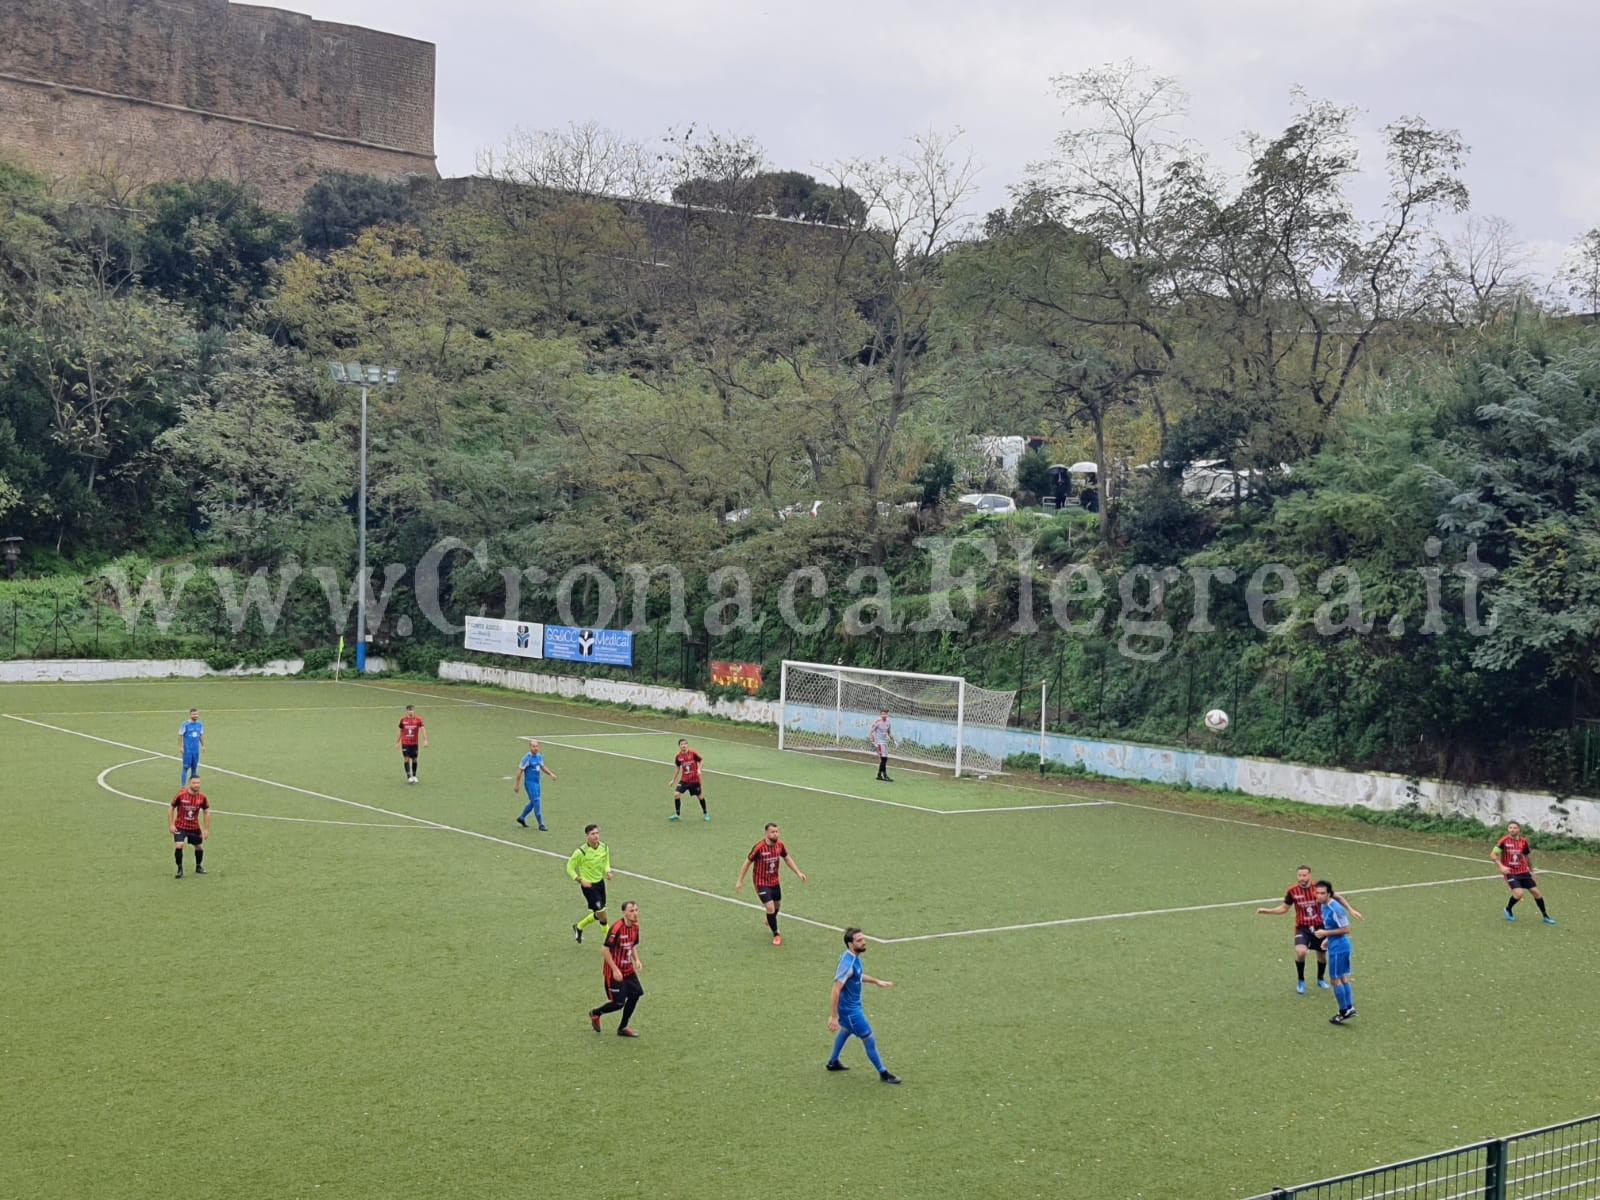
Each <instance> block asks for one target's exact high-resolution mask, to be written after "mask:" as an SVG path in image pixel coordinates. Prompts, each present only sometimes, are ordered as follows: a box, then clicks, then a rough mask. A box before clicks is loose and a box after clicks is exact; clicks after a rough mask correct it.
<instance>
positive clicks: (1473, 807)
mask: <svg viewBox="0 0 1600 1200" xmlns="http://www.w3.org/2000/svg"><path fill="white" fill-rule="evenodd" d="M439 678H441V679H450V680H455V681H457V682H461V683H487V684H494V685H496V686H498V687H504V688H510V689H512V690H515V691H521V692H534V693H537V694H540V695H547V696H565V697H568V698H577V697H582V698H586V699H590V700H605V701H609V702H611V703H613V704H633V705H637V706H638V707H640V708H653V709H661V710H666V711H673V712H690V713H697V714H702V713H703V714H709V715H712V716H718V717H727V718H729V719H730V720H734V721H745V722H749V723H751V724H755V725H770V726H773V727H776V725H777V721H778V705H777V703H776V702H775V701H772V700H737V701H728V700H719V701H717V702H716V703H715V704H713V703H712V702H711V701H709V700H707V699H706V697H705V694H704V693H703V692H695V691H690V690H689V689H687V688H667V687H656V686H654V685H651V684H645V683H632V682H629V681H627V680H621V679H578V678H575V677H572V676H567V675H540V674H535V673H534V672H531V671H508V670H505V669H504V668H501V667H485V666H479V665H477V664H475V663H461V662H442V663H440V664H439ZM996 733H998V731H996ZM1003 752H1004V754H1008V755H1010V754H1026V755H1030V756H1033V757H1037V756H1038V754H1039V735H1038V734H1037V733H1030V732H1028V731H1027V730H1024V729H1008V730H1006V731H1005V734H1004V749H1003ZM1044 753H1045V757H1046V758H1047V759H1051V760H1054V761H1056V762H1060V763H1065V764H1068V765H1073V764H1077V763H1081V764H1083V766H1084V767H1085V768H1086V769H1087V770H1088V771H1090V772H1091V773H1092V774H1095V775H1101V776H1106V777H1108V778H1112V779H1138V780H1144V781H1146V782H1150V783H1170V784H1179V785H1184V784H1187V785H1190V786H1193V787H1205V788H1215V789H1218V790H1221V791H1236V792H1243V793H1244V794H1246V795H1250V796H1273V797H1279V798H1282V799H1286V800H1299V801H1301V802H1303V803H1306V804H1326V805H1330V806H1333V807H1349V806H1352V805H1357V804H1359V805H1365V806H1366V807H1367V808H1375V809H1379V810H1386V811H1387V810H1393V809H1397V808H1402V807H1404V806H1405V805H1407V804H1410V803H1412V802H1413V801H1414V802H1415V803H1417V804H1419V805H1420V806H1421V807H1422V808H1423V809H1424V810H1425V811H1427V812H1435V813H1442V814H1448V813H1459V814H1462V815H1464V816H1470V817H1476V818H1477V819H1478V820H1480V821H1483V822H1484V823H1485V824H1488V825H1500V824H1504V823H1505V822H1506V821H1520V822H1522V824H1524V825H1527V826H1530V827H1532V828H1534V829H1539V830H1543V831H1545V832H1547V833H1569V834H1573V835H1576V836H1578V837H1585V838H1594V839H1597V840H1600V801H1597V800H1593V799H1585V798H1568V799H1562V798H1559V797H1556V796H1553V795H1550V794H1549V793H1546V792H1515V791H1509V790H1506V789H1503V788H1493V787H1469V786H1467V785H1465V784H1459V783H1446V782H1442V781H1440V780H1435V779H1422V780H1418V781H1415V782H1414V783H1413V781H1411V780H1408V779H1406V778H1405V777H1403V776H1400V775H1385V774H1381V773H1378V772H1362V771H1340V770H1335V769H1333V768H1331V767H1308V766H1304V765H1301V764H1299V763H1286V762H1277V761H1275V760H1272V759H1264V758H1235V757H1233V756H1231V755H1226V754H1216V753H1212V752H1210V751H1197V750H1179V749H1173V748H1169V747H1160V746H1141V745H1137V744H1134V743H1131V742H1111V741H1103V740H1099V739H1088V738H1079V737H1073V736H1071V735H1069V734H1057V733H1052V734H1047V735H1046V736H1045V744H1044Z"/></svg>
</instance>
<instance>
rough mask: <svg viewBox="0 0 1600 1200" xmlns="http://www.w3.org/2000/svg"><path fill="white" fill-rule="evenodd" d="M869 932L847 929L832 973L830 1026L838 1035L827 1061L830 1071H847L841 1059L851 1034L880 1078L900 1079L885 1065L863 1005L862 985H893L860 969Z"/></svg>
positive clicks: (889, 1081) (897, 1081)
mask: <svg viewBox="0 0 1600 1200" xmlns="http://www.w3.org/2000/svg"><path fill="white" fill-rule="evenodd" d="M866 949H867V935H866V934H864V933H862V932H861V930H859V929H857V928H855V927H854V926H851V927H850V928H849V929H846V930H845V931H844V954H843V955H841V956H840V958H839V969H838V970H837V971H835V972H834V973H833V1001H832V1005H831V1008H830V1010H829V1013H828V1029H829V1030H830V1031H832V1032H835V1033H837V1034H838V1035H839V1036H838V1037H836V1038H834V1039H833V1054H832V1055H831V1056H830V1057H829V1059H828V1062H827V1069H828V1070H830V1071H848V1070H849V1069H850V1068H849V1067H847V1066H845V1065H844V1064H843V1063H842V1062H840V1061H839V1052H840V1051H841V1050H843V1049H844V1046H845V1043H846V1042H848V1041H849V1040H850V1038H851V1035H852V1034H853V1035H854V1036H856V1037H858V1038H860V1039H861V1045H862V1046H863V1048H865V1050H866V1052H867V1058H868V1059H869V1060H870V1061H871V1063H872V1065H873V1066H875V1067H877V1068H878V1078H879V1079H881V1080H883V1082H884V1083H899V1082H900V1076H898V1075H896V1074H894V1073H893V1072H892V1071H890V1070H889V1068H888V1067H886V1066H884V1065H883V1059H881V1058H879V1057H878V1040H877V1038H875V1037H873V1036H872V1026H871V1025H869V1024H867V1014H866V1011H865V1010H864V1009H863V1008H862V1007H861V985H862V984H863V983H871V984H876V985H877V986H878V987H882V988H891V987H893V986H894V984H893V983H891V982H890V981H889V980H887V979H874V978H873V977H872V976H871V975H868V974H866V973H865V972H864V971H862V969H861V956H862V955H863V954H864V953H866Z"/></svg>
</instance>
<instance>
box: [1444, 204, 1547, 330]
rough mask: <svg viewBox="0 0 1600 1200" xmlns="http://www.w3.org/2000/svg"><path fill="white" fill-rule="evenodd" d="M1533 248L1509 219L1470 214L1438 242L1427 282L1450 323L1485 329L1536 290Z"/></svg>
mask: <svg viewBox="0 0 1600 1200" xmlns="http://www.w3.org/2000/svg"><path fill="white" fill-rule="evenodd" d="M1527 268H1528V252H1527V248H1526V247H1525V246H1524V245H1523V244H1522V242H1520V241H1519V240H1518V239H1517V236H1516V232H1515V231H1514V230H1513V229H1512V226H1511V222H1510V221H1507V220H1506V219H1505V218H1504V217H1479V216H1477V215H1476V214H1474V215H1471V216H1468V218H1467V220H1466V223H1465V224H1464V225H1463V226H1462V228H1461V230H1460V232H1458V233H1457V234H1456V235H1455V237H1453V238H1450V239H1448V240H1447V239H1445V238H1440V237H1436V238H1435V239H1434V245H1433V254H1432V261H1431V263H1430V264H1429V267H1428V274H1427V278H1426V280H1425V284H1426V286H1427V288H1428V291H1429V292H1430V294H1431V306H1432V307H1434V308H1435V309H1436V310H1437V311H1438V313H1439V314H1440V315H1441V316H1442V317H1443V318H1444V319H1445V320H1447V321H1451V322H1454V323H1455V324H1458V325H1471V326H1474V327H1479V328H1481V327H1482V326H1484V325H1487V324H1488V323H1489V321H1491V320H1492V319H1493V318H1494V317H1495V316H1497V315H1498V314H1499V313H1501V312H1503V311H1505V310H1506V309H1508V308H1511V307H1514V306H1515V305H1516V304H1517V302H1518V301H1519V300H1522V299H1524V298H1525V297H1526V296H1527V295H1528V293H1529V291H1530V290H1531V287H1532V279H1531V277H1530V275H1529V274H1528V270H1527Z"/></svg>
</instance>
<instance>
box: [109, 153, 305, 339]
mask: <svg viewBox="0 0 1600 1200" xmlns="http://www.w3.org/2000/svg"><path fill="white" fill-rule="evenodd" d="M141 204H142V205H143V208H144V211H143V213H142V220H141V224H142V233H143V238H142V242H143V246H142V255H143V269H142V270H141V272H140V274H141V276H142V278H143V280H144V282H145V284H146V285H147V286H149V287H152V288H154V289H155V290H156V291H158V292H160V293H161V294H162V295H164V296H166V297H168V298H170V299H172V300H176V301H178V302H180V303H182V304H184V305H186V306H188V307H190V308H192V309H193V310H194V311H195V312H196V313H197V315H198V316H199V318H200V320H201V321H203V322H205V323H207V324H213V323H225V322H227V321H228V320H230V319H234V318H237V317H239V316H241V315H242V314H243V313H244V311H245V310H246V309H247V308H248V307H249V306H250V305H252V304H254V303H255V302H256V301H258V300H259V299H261V297H263V296H264V295H266V292H267V287H268V285H269V284H270V283H271V279H272V274H271V270H270V264H271V263H272V262H273V261H274V260H276V259H277V258H278V257H279V256H280V255H281V254H282V253H283V252H284V249H285V248H286V247H287V246H288V244H289V242H290V240H291V239H292V238H293V237H294V232H295V229H294V221H293V220H292V219H291V218H290V217H288V216H286V215H285V214H283V213H279V212H274V211H272V210H271V209H268V208H265V207H263V206H262V205H261V204H260V203H258V202H257V201H256V200H255V198H254V197H253V196H252V195H251V193H250V192H249V191H248V190H247V189H246V188H244V187H243V186H241V185H240V184H237V183H231V182H229V181H227V180H224V179H200V180H197V181H194V182H181V183H158V184H154V185H152V186H151V187H149V188H147V189H146V190H145V191H144V193H143V194H142V196H141Z"/></svg>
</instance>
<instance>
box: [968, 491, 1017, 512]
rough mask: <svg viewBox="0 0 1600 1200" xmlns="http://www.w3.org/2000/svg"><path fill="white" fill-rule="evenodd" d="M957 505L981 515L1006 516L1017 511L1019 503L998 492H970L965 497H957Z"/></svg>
mask: <svg viewBox="0 0 1600 1200" xmlns="http://www.w3.org/2000/svg"><path fill="white" fill-rule="evenodd" d="M956 503H957V504H959V505H961V507H962V508H970V509H972V510H973V511H974V512H980V513H1000V514H1002V515H1004V514H1008V513H1014V512H1016V511H1017V502H1016V501H1015V500H1013V499H1012V498H1011V497H1010V496H1002V495H1000V494H999V493H998V492H968V493H967V494H966V495H965V496H957V497H956Z"/></svg>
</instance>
